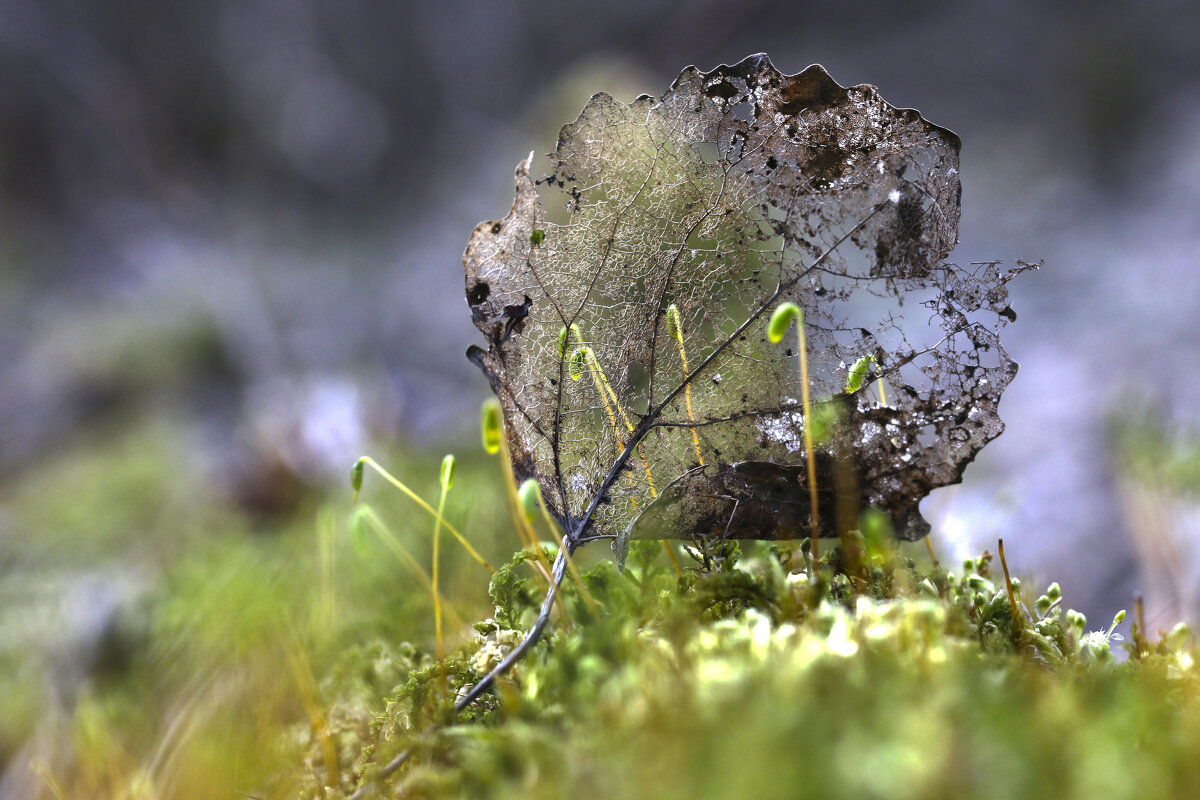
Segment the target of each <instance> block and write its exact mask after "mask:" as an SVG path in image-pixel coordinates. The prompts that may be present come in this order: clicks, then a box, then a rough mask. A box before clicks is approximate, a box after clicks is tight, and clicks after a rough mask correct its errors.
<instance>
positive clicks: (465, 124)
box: [0, 0, 1200, 794]
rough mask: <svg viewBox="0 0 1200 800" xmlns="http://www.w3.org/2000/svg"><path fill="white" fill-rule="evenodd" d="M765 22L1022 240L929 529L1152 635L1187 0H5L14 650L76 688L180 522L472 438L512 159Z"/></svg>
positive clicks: (7, 431) (1170, 462) (5, 609)
mask: <svg viewBox="0 0 1200 800" xmlns="http://www.w3.org/2000/svg"><path fill="white" fill-rule="evenodd" d="M755 52H767V53H768V54H769V55H770V56H771V58H772V60H773V61H774V63H775V64H776V66H777V67H779V68H780V69H781V70H782V71H784V72H787V73H792V72H797V71H799V70H801V69H803V68H804V67H806V66H807V65H809V64H810V63H814V62H817V63H821V64H824V65H825V67H826V68H827V69H828V70H829V71H830V73H831V74H832V75H833V76H834V78H835V79H837V80H838V81H839V82H841V83H842V84H844V85H850V84H856V83H873V84H875V85H877V86H879V87H880V89H881V91H882V93H883V96H884V97H885V98H886V99H887V100H889V101H890V102H891V103H893V104H895V105H897V106H901V107H916V108H919V109H920V110H921V112H922V113H923V114H924V115H925V116H926V117H927V118H928V119H930V120H931V121H933V122H935V123H937V124H939V125H943V126H945V127H948V128H950V129H952V130H954V131H956V132H957V133H958V134H959V135H960V136H961V137H962V140H963V143H964V147H963V153H962V179H963V218H962V227H961V231H960V240H961V244H960V245H959V247H958V249H957V251H956V252H955V254H954V258H955V260H956V261H958V262H959V263H966V262H971V261H983V260H997V259H999V260H1003V261H1007V262H1009V263H1012V262H1013V261H1015V260H1016V259H1018V258H1020V259H1026V260H1030V261H1038V260H1043V261H1044V264H1045V266H1044V268H1043V269H1042V270H1041V271H1040V272H1037V273H1029V274H1026V275H1024V276H1022V277H1021V278H1020V279H1019V280H1017V281H1016V282H1015V284H1014V285H1013V287H1012V288H1013V291H1014V294H1015V297H1014V302H1013V307H1014V308H1015V309H1016V310H1017V311H1018V313H1019V315H1020V319H1019V320H1018V321H1017V322H1016V324H1014V325H1012V326H1010V327H1009V328H1008V329H1007V330H1006V332H1005V342H1006V344H1007V346H1008V348H1009V350H1010V352H1011V354H1012V355H1013V356H1014V357H1015V358H1016V359H1017V360H1018V361H1019V362H1021V372H1020V374H1019V376H1018V377H1017V379H1016V381H1015V382H1014V383H1013V385H1012V386H1011V387H1010V388H1009V389H1008V391H1007V393H1006V394H1005V397H1004V402H1003V403H1002V405H1001V413H1002V416H1003V417H1004V418H1005V420H1006V421H1007V423H1008V430H1007V432H1006V433H1005V434H1004V435H1003V436H1002V437H1001V438H1000V439H999V440H997V441H996V442H994V443H993V444H991V445H990V446H989V447H988V448H986V449H985V451H984V452H983V454H982V455H981V456H980V457H979V459H978V460H977V461H976V463H975V464H973V465H972V466H970V467H969V468H968V469H967V472H966V477H965V481H964V483H963V485H962V486H958V487H950V488H947V489H942V490H939V491H937V492H935V493H934V494H933V495H932V496H931V497H930V498H929V499H928V500H927V501H926V503H925V505H924V506H923V507H924V509H925V511H926V516H927V517H928V518H929V519H930V520H931V521H932V522H933V523H934V536H935V538H934V542H935V546H936V547H937V548H938V549H939V550H940V552H941V555H942V556H943V558H944V559H946V560H957V559H961V558H962V557H965V556H967V555H970V554H973V553H975V552H978V551H979V550H980V549H982V548H984V547H988V548H991V549H993V550H994V549H995V547H994V545H995V541H996V539H997V537H1000V536H1003V537H1004V538H1005V540H1006V551H1007V554H1008V556H1009V559H1010V562H1011V563H1012V564H1013V565H1014V567H1015V569H1016V571H1017V572H1018V573H1021V574H1023V575H1026V576H1031V577H1033V578H1035V580H1037V581H1044V580H1050V579H1057V580H1059V581H1061V582H1062V584H1063V587H1064V591H1065V594H1066V597H1067V601H1068V603H1069V604H1070V605H1071V606H1073V607H1075V608H1077V609H1080V610H1083V611H1084V612H1085V613H1087V614H1088V616H1089V618H1090V619H1091V624H1092V627H1106V626H1107V620H1108V619H1110V618H1111V616H1112V614H1113V612H1115V611H1116V610H1117V609H1118V608H1122V607H1128V606H1130V603H1131V597H1132V596H1133V594H1134V592H1143V593H1144V594H1145V595H1146V600H1147V613H1148V617H1149V620H1148V621H1149V624H1150V627H1151V629H1152V630H1153V629H1154V628H1156V627H1162V628H1169V627H1170V626H1171V625H1172V624H1173V623H1174V622H1175V621H1176V620H1177V619H1179V618H1181V617H1192V616H1194V615H1195V613H1196V611H1197V602H1198V597H1197V589H1198V587H1200V499H1198V496H1200V436H1198V434H1197V431H1198V430H1200V403H1198V399H1200V369H1197V367H1200V321H1198V317H1197V308H1200V274H1198V267H1200V264H1198V262H1197V258H1198V253H1200V213H1198V212H1197V209H1200V6H1197V4H1196V3H1194V2H1192V1H1191V0H1147V1H1146V2H1141V3H1137V4H1133V3H1123V2H1115V1H1114V2H1105V1H1104V0H1100V1H1099V2H1097V1H1096V0H1088V2H1082V1H1079V2H1060V3H1054V4H1046V3H1040V2H1034V1H1033V0H1015V1H1014V2H1010V3H1005V4H995V3H983V2H962V1H961V0H955V1H954V2H949V1H946V2H929V1H927V0H923V1H922V2H916V1H915V0H898V1H897V2H891V3H887V4H871V5H870V6H864V7H859V6H857V5H856V4H853V3H832V2H830V3H798V2H783V1H772V0H741V1H740V2H738V3H722V2H715V0H710V1H701V2H691V3H678V2H664V1H663V0H640V2H637V3H612V4H605V3H599V2H586V3H584V2H573V1H571V0H553V2H545V1H543V2H535V1H533V0H530V1H529V2H517V1H516V0H513V1H512V2H503V0H476V1H475V2H466V1H464V0H444V1H443V2H437V3H433V2H429V3H418V2H393V3H383V2H373V1H372V0H338V1H337V2H318V1H316V0H219V1H218V0H175V2H170V3H162V2H158V1H157V0H6V2H4V3H3V4H0V665H6V666H5V668H6V669H8V670H9V673H8V674H9V676H10V678H9V679H11V680H17V678H15V677H11V676H16V675H18V674H20V675H24V676H26V677H28V678H29V680H30V681H33V682H35V683H36V682H37V681H40V680H42V679H43V678H44V677H45V675H47V674H50V673H53V675H52V677H53V680H52V681H51V682H52V683H53V685H54V686H55V687H58V688H57V689H56V691H59V692H60V693H65V694H64V696H68V695H70V694H71V691H72V688H71V687H74V686H77V685H78V679H77V678H73V677H72V675H75V674H76V673H79V672H80V671H84V670H86V668H87V667H86V664H87V663H91V662H89V659H92V660H93V661H94V660H95V659H96V658H99V656H96V655H95V653H96V652H98V651H97V650H96V648H98V647H100V645H99V644H97V642H101V641H102V640H103V641H107V639H104V636H107V635H108V633H111V630H112V628H113V626H114V624H115V623H114V622H113V620H114V619H123V617H122V616H121V613H122V612H121V609H127V608H129V607H131V606H132V607H136V606H137V605H138V604H139V603H143V602H144V598H145V597H147V596H148V594H149V595H151V596H152V595H153V593H154V592H155V591H158V590H159V589H161V587H162V585H163V582H164V580H168V581H169V580H170V579H171V577H172V576H177V573H176V572H173V571H172V570H173V569H176V568H175V567H172V566H171V565H172V564H175V563H176V561H175V559H176V557H177V556H178V555H179V554H180V553H183V552H188V553H191V552H194V550H195V548H197V547H204V546H205V543H211V542H213V541H215V540H219V541H222V542H226V544H227V545H228V546H229V547H235V546H236V547H241V546H243V544H241V542H243V540H245V539H246V538H247V537H248V538H249V539H250V540H251V541H253V537H255V536H260V537H261V536H263V535H268V534H264V533H263V532H264V531H276V530H277V529H279V528H280V527H286V525H287V524H291V523H290V522H289V521H291V522H294V523H295V524H296V525H297V526H298V527H300V528H304V527H305V526H307V528H308V529H311V528H312V520H313V514H314V513H316V512H317V511H322V513H324V511H328V509H329V508H333V509H335V510H336V513H338V514H343V515H344V513H345V511H346V509H347V508H348V497H347V496H346V495H347V494H348V492H347V491H346V490H345V488H344V487H345V482H346V479H345V476H346V472H347V469H348V467H349V466H350V464H351V463H353V461H354V459H355V458H357V457H358V456H359V455H361V454H363V453H368V452H369V453H372V454H377V455H380V456H381V457H382V456H383V455H385V454H390V455H391V456H392V457H393V459H394V461H393V463H394V464H397V465H399V468H400V469H401V470H403V469H405V468H406V466H405V465H408V464H411V465H413V466H412V470H413V474H420V475H426V476H427V478H426V480H427V484H426V486H427V487H432V486H435V485H436V484H435V481H434V478H435V477H436V459H437V458H439V457H440V455H441V453H442V452H446V451H449V450H455V451H458V452H468V451H474V450H475V449H477V444H476V441H477V440H476V437H477V420H478V407H479V403H480V402H481V401H482V400H483V399H484V398H485V397H486V396H487V393H488V390H487V387H486V384H485V382H484V381H483V379H482V378H481V377H480V376H479V375H478V374H476V372H475V370H474V369H473V368H472V367H471V366H470V365H469V364H468V363H467V362H466V360H465V358H464V357H463V351H464V350H465V348H466V347H467V345H469V344H470V343H472V342H474V341H476V333H475V330H474V328H473V327H472V326H471V324H470V321H469V315H468V313H467V309H466V308H465V305H464V300H463V284H462V273H461V265H460V255H461V252H462V249H463V247H464V246H465V244H466V241H467V237H468V235H469V234H470V232H471V230H472V228H473V226H474V225H475V224H476V223H477V222H479V221H480V220H483V219H488V218H494V217H497V216H500V215H502V214H504V213H505V212H506V210H507V208H508V205H509V203H510V200H511V195H512V171H513V168H514V166H515V164H516V163H517V161H519V160H520V159H521V158H523V157H524V156H525V155H526V154H527V153H528V152H529V151H530V150H536V151H538V152H542V153H544V152H547V151H549V150H551V149H552V148H553V146H554V142H555V139H556V134H557V130H558V127H559V126H561V125H562V124H563V123H565V122H568V121H570V120H572V119H573V118H574V117H575V116H576V114H577V113H578V111H579V110H580V108H581V107H582V105H583V104H584V102H585V101H586V99H587V97H588V96H589V95H590V94H592V93H594V92H597V91H602V90H603V91H607V92H609V93H610V94H613V95H615V96H617V97H618V98H621V99H624V100H629V99H632V98H633V97H635V96H636V95H638V94H641V93H649V94H660V93H662V92H663V91H665V90H666V89H667V87H668V86H669V85H670V83H671V81H672V80H673V79H674V78H675V76H676V75H678V73H679V71H680V70H681V69H682V68H683V67H685V66H687V65H689V64H695V65H697V66H699V67H701V68H703V69H710V68H712V67H714V66H716V65H717V64H720V63H734V62H736V61H738V60H740V59H741V58H743V57H744V56H746V55H748V54H751V53H755ZM494 475H495V473H494V472H492V471H488V472H487V473H486V476H485V477H480V478H479V479H478V481H477V488H478V484H483V485H486V484H495V483H498V482H497V481H495V479H494ZM488 491H491V489H489V490H488ZM321 497H328V498H332V499H331V500H330V501H329V502H330V503H332V504H333V505H332V506H327V507H323V510H322V509H317V507H316V505H314V504H315V503H317V501H316V500H314V498H321ZM462 513H464V514H466V513H468V512H467V511H463V512H462ZM297 520H298V521H299V522H295V521H297ZM421 524H422V525H423V524H424V520H422V521H421ZM217 531H220V536H221V537H228V536H232V537H241V538H235V539H234V540H229V539H225V538H219V539H218V538H217ZM229 541H236V542H239V544H236V545H234V544H228V542H229ZM507 547H508V549H509V551H510V552H511V549H512V548H511V543H510V544H509V545H507ZM504 549H505V546H501V545H497V546H496V547H494V548H493V552H494V553H495V554H496V555H497V557H502V551H503V550H504ZM214 563H220V562H219V561H215V562H214ZM214 571H216V572H220V570H219V569H217V568H216V567H214ZM164 576H166V577H165V578H164ZM260 577H261V576H260ZM247 580H250V578H247ZM480 582H481V581H478V580H477V581H475V583H480ZM482 582H483V583H484V584H486V581H482ZM202 583H203V582H202ZM389 630H390V629H389ZM106 632H107V633H106ZM87 654H92V655H87ZM30 665H35V666H30ZM47 665H50V666H47ZM55 670H57V672H56V671H55ZM3 671H4V669H0V672H3ZM27 673H28V674H27ZM30 675H32V676H33V677H29V676H30ZM21 679H22V680H24V678H21ZM29 685H33V684H32V683H31V684H29ZM0 688H3V687H0ZM10 697H15V695H11V696H10ZM60 699H62V698H60ZM9 702H10V707H9V708H8V709H7V712H8V714H9V717H10V719H13V718H14V717H12V715H13V714H24V715H26V717H29V718H33V717H34V716H37V715H38V713H40V712H34V711H32V710H31V709H33V708H35V704H34V703H33V701H30V702H29V703H28V704H27V705H25V706H20V707H19V708H18V707H16V706H13V705H11V704H13V703H16V701H15V700H11V699H10V700H9ZM63 702H64V703H67V702H69V697H68V698H67V699H66V700H63ZM14 709H15V710H14ZM0 716H4V711H3V710H2V709H0ZM14 730H15V731H17V732H16V733H14V732H13V731H14ZM24 731H27V728H13V729H9V730H8V732H7V733H5V731H3V730H0V754H4V753H7V754H9V755H11V754H12V753H13V752H14V751H15V750H16V748H17V746H18V745H17V743H16V742H17V738H18V734H20V735H24V734H23V732H24ZM5 735H7V736H8V737H9V740H8V741H5V740H4V736H5ZM3 763H4V762H3V760H0V765H2V764H3ZM0 794H3V792H2V791H0Z"/></svg>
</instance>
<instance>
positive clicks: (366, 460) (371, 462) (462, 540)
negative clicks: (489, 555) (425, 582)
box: [355, 456, 496, 573]
mask: <svg viewBox="0 0 1200 800" xmlns="http://www.w3.org/2000/svg"><path fill="white" fill-rule="evenodd" d="M358 463H359V464H366V465H367V466H369V467H370V468H371V469H373V470H375V471H376V472H378V473H379V474H380V475H381V476H383V479H384V480H386V481H387V482H388V483H390V484H392V485H393V486H395V487H396V488H397V489H399V490H400V491H402V492H404V494H406V495H408V497H409V499H411V500H412V501H413V502H414V503H416V504H417V505H419V506H420V507H421V508H423V509H425V510H426V511H428V512H429V513H430V514H432V515H433V517H434V518H435V519H437V520H438V521H439V523H440V524H441V525H442V526H444V527H445V528H446V530H447V531H449V532H450V535H452V536H453V537H454V538H455V539H457V540H458V543H459V544H461V545H462V546H463V547H464V548H466V550H467V552H468V553H470V554H471V557H472V558H474V559H475V560H476V561H478V562H479V563H480V564H481V565H483V566H484V567H486V568H487V570H488V572H491V573H495V572H496V568H495V567H493V566H492V565H491V564H489V563H488V562H487V560H486V559H485V558H484V557H483V556H481V555H479V551H478V550H476V549H475V548H474V547H472V546H471V543H470V542H468V541H467V539H466V537H465V536H463V535H462V534H461V533H459V532H458V530H457V529H456V528H455V527H454V526H453V525H451V524H450V523H449V522H447V521H446V520H445V518H444V517H443V516H442V515H441V514H440V513H439V512H438V511H437V509H435V508H434V507H433V506H431V505H429V503H426V502H425V501H424V500H422V499H421V497H420V495H418V494H417V493H416V492H414V491H413V490H412V489H409V488H408V487H407V486H405V485H404V484H403V483H401V482H400V481H399V480H398V479H397V478H396V477H395V476H393V475H392V474H391V473H390V472H388V471H387V470H386V469H384V468H383V467H381V466H380V465H379V463H378V462H377V461H375V459H373V458H371V457H370V456H363V457H362V458H360V459H359V460H358ZM357 495H358V492H357V491H356V492H355V497H357Z"/></svg>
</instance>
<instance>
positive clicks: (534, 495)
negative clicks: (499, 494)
mask: <svg viewBox="0 0 1200 800" xmlns="http://www.w3.org/2000/svg"><path fill="white" fill-rule="evenodd" d="M517 497H518V498H520V500H521V511H522V513H524V514H525V519H526V520H528V521H529V522H533V518H534V517H535V516H536V515H537V511H538V503H540V502H541V499H542V490H541V487H539V486H538V482H537V481H535V480H534V479H533V478H530V479H529V480H527V481H525V482H524V483H522V484H521V488H520V489H518V490H517Z"/></svg>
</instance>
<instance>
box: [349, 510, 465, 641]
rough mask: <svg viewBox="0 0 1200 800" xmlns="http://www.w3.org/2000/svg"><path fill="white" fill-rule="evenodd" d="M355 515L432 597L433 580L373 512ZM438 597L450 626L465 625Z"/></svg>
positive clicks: (456, 613) (368, 511) (451, 608)
mask: <svg viewBox="0 0 1200 800" xmlns="http://www.w3.org/2000/svg"><path fill="white" fill-rule="evenodd" d="M355 513H356V514H357V515H358V516H359V517H361V518H362V519H363V520H365V521H366V522H367V523H368V525H369V526H370V528H371V530H373V531H374V532H375V535H376V536H377V537H378V538H379V541H381V542H383V543H384V544H385V545H387V547H388V549H390V550H391V551H392V553H393V554H394V555H395V556H396V558H398V559H399V560H400V561H401V563H403V564H404V565H405V566H406V567H408V569H409V571H410V572H412V574H413V576H414V577H416V579H417V580H418V581H420V582H421V585H422V587H424V589H425V590H426V591H427V592H429V593H430V594H431V595H432V594H433V580H432V579H431V578H430V576H429V574H428V573H427V572H426V571H425V568H424V567H422V566H421V563H420V562H419V561H417V559H416V558H415V557H414V556H413V554H412V553H411V552H409V550H408V548H407V547H405V546H404V545H403V544H401V543H400V540H399V539H397V538H396V537H395V536H393V535H392V532H391V531H389V530H388V529H387V526H386V525H384V524H383V520H381V519H380V518H379V516H378V515H377V514H376V513H375V512H374V511H372V510H371V509H369V508H366V507H365V506H364V507H362V508H359V509H358V510H357V511H356V512H355ZM438 596H439V598H440V600H441V604H442V606H443V608H444V609H445V610H446V614H447V616H449V617H451V618H452V619H451V624H453V625H455V626H456V627H462V626H463V625H465V624H466V623H465V622H464V621H463V618H462V616H461V615H459V614H458V612H456V611H455V610H454V606H452V605H450V604H448V603H446V598H444V597H441V595H438Z"/></svg>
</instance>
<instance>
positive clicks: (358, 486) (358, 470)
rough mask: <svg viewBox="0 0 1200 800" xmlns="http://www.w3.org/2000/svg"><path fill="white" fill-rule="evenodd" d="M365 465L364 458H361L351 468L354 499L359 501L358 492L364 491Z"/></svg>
mask: <svg viewBox="0 0 1200 800" xmlns="http://www.w3.org/2000/svg"><path fill="white" fill-rule="evenodd" d="M363 466H364V464H363V460H362V459H361V458H360V459H359V460H358V461H355V462H354V466H353V467H351V468H350V486H351V487H352V488H353V489H354V500H355V501H356V502H357V501H358V493H359V492H361V491H362V482H363Z"/></svg>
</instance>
